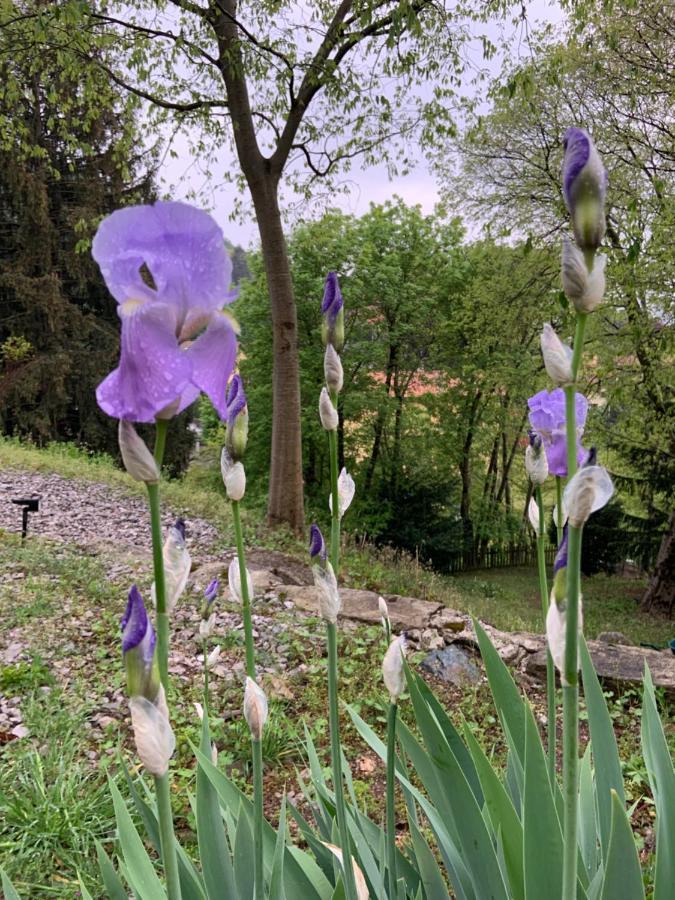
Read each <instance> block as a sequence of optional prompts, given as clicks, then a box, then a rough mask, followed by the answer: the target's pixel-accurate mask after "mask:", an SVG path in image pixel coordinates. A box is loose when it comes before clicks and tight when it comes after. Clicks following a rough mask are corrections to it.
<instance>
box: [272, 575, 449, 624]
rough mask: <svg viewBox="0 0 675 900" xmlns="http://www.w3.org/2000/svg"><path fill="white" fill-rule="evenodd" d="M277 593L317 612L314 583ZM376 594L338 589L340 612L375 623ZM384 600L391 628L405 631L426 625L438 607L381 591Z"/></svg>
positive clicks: (306, 608) (309, 610)
mask: <svg viewBox="0 0 675 900" xmlns="http://www.w3.org/2000/svg"><path fill="white" fill-rule="evenodd" d="M279 595H280V596H281V597H283V598H285V599H288V600H292V601H293V603H294V604H295V605H296V606H297V608H298V609H302V610H304V611H305V612H310V613H314V614H315V615H318V614H319V601H318V599H317V594H316V588H315V587H314V585H311V586H307V585H297V586H294V585H284V586H283V588H280V589H279ZM379 596H380V595H379V594H376V593H375V592H374V591H359V590H354V589H352V588H340V597H341V598H342V611H341V613H340V615H341V616H343V617H344V618H346V619H356V620H357V621H359V622H368V623H369V624H373V625H375V624H377V623H379V621H380V610H379V607H378V599H379ZM384 599H385V600H386V601H387V606H388V607H389V618H390V620H391V624H392V627H393V628H394V630H395V631H406V630H408V629H409V628H428V627H429V625H430V622H431V618H432V616H433V615H434V614H435V613H437V612H438V611H439V610H440V609H441V604H440V603H431V602H429V601H428V600H418V599H417V597H401V596H399V595H398V594H385V595H384Z"/></svg>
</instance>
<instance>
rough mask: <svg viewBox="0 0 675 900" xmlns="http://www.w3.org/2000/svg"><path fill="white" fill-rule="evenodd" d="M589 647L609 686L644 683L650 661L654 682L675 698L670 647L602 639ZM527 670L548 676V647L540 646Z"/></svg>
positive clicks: (674, 663)
mask: <svg viewBox="0 0 675 900" xmlns="http://www.w3.org/2000/svg"><path fill="white" fill-rule="evenodd" d="M588 649H589V651H590V654H591V659H592V660H593V665H594V666H595V671H596V672H597V673H598V678H599V679H600V680H601V681H602V682H604V683H605V684H606V685H607V686H608V687H616V686H617V685H625V684H639V683H641V682H642V676H643V673H644V669H645V663H647V665H648V666H649V670H650V672H651V673H652V678H653V680H654V685H655V686H656V687H657V688H659V687H660V688H663V690H664V691H665V693H666V695H667V696H668V697H670V698H672V699H675V656H673V654H672V653H671V652H670V651H663V652H659V651H658V650H644V649H642V648H641V647H627V646H625V645H621V644H606V643H604V642H602V641H589V642H588ZM525 671H526V672H528V673H529V674H530V675H536V676H538V677H540V678H544V677H545V676H546V651H545V650H539V651H538V652H537V653H533V654H532V655H531V656H529V657H528V658H526V660H525Z"/></svg>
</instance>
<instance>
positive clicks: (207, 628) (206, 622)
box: [199, 613, 216, 640]
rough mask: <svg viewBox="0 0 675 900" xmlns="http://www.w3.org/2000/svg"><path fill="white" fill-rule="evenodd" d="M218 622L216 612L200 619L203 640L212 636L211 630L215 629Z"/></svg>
mask: <svg viewBox="0 0 675 900" xmlns="http://www.w3.org/2000/svg"><path fill="white" fill-rule="evenodd" d="M215 623H216V614H215V613H211V615H210V616H209V617H208V619H200V620H199V637H200V638H202V639H203V640H206V638H209V637H211V632H212V630H213V626H214V625H215Z"/></svg>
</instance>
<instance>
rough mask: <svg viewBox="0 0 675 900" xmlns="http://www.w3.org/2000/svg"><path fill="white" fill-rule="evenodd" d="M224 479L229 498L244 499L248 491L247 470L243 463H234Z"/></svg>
mask: <svg viewBox="0 0 675 900" xmlns="http://www.w3.org/2000/svg"><path fill="white" fill-rule="evenodd" d="M223 481H224V482H225V491H226V493H227V496H228V499H229V500H243V498H244V494H245V493H246V472H245V470H244V465H243V463H240V462H236V463H234V465H233V466H232V467H231V469H230V470H229V472H228V473H227V475H225V476H224V478H223Z"/></svg>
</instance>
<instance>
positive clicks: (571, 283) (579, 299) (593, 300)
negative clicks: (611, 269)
mask: <svg viewBox="0 0 675 900" xmlns="http://www.w3.org/2000/svg"><path fill="white" fill-rule="evenodd" d="M606 264H607V257H606V256H603V255H598V256H596V257H595V260H594V262H593V269H592V270H591V272H589V271H588V269H587V267H586V260H585V259H584V255H583V253H582V252H581V250H579V248H578V247H577V246H576V245H575V244H573V243H572V242H571V241H570V240H568V239H567V238H564V239H563V250H562V269H561V277H562V285H563V290H564V291H565V294H566V295H567V297H568V298H569V299H570V300H571V302H572V303H573V305H574V308H575V309H576V310H577V312H583V313H589V312H593V310H594V309H597V308H598V306H599V305H600V303H601V302H602V298H603V296H604V293H605V265H606Z"/></svg>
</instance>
